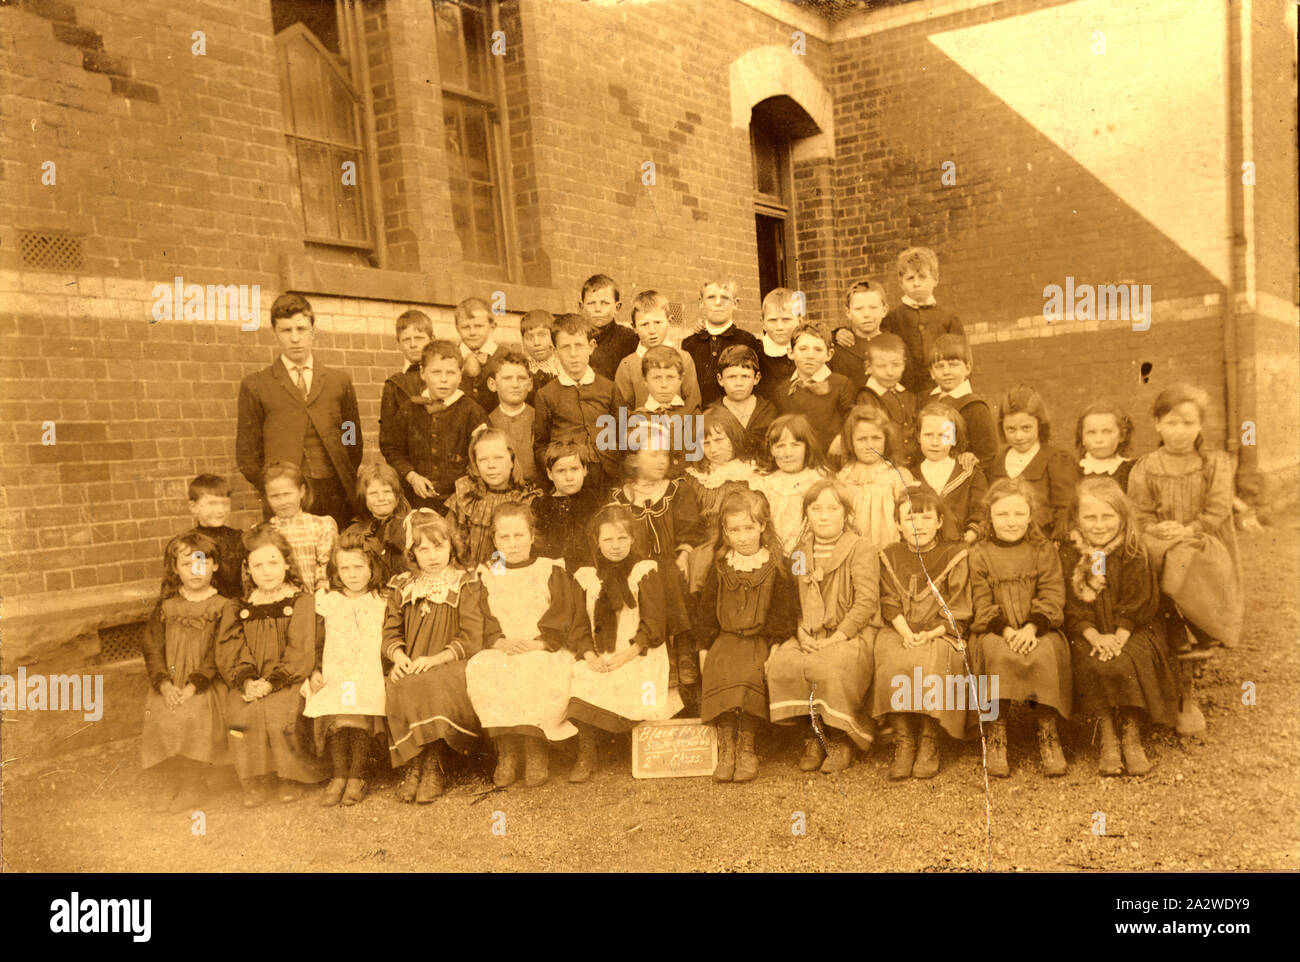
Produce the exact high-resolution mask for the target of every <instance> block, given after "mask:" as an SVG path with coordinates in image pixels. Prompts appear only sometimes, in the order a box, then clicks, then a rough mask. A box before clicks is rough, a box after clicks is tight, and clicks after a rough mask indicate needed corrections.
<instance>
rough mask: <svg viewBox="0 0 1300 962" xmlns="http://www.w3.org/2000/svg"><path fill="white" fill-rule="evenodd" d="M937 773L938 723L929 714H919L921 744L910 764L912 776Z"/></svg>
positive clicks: (930, 776) (919, 776)
mask: <svg viewBox="0 0 1300 962" xmlns="http://www.w3.org/2000/svg"><path fill="white" fill-rule="evenodd" d="M938 774H939V723H938V722H937V721H935V720H934V719H933V718H931V717H930V716H929V715H922V716H921V744H920V748H919V749H918V750H917V753H916V763H915V764H914V765H913V766H912V777H913V778H934V776H935V775H938Z"/></svg>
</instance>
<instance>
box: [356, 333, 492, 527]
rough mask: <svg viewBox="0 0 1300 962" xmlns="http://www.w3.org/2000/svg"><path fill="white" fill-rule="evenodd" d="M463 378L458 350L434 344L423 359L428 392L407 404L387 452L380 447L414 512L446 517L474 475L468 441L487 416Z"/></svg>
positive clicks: (422, 373) (448, 344) (450, 345)
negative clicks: (461, 482) (462, 481)
mask: <svg viewBox="0 0 1300 962" xmlns="http://www.w3.org/2000/svg"><path fill="white" fill-rule="evenodd" d="M462 375H463V372H462V370H461V352H460V347H459V345H457V344H455V343H453V342H452V341H431V342H429V344H428V345H426V346H425V348H424V355H423V357H422V358H421V359H420V376H421V378H422V379H423V380H424V390H423V391H421V392H420V393H419V394H416V395H414V396H413V397H411V398H410V399H409V400H408V401H407V402H406V403H405V404H403V405H402V407H401V408H400V409H399V411H398V416H397V422H396V423H395V425H394V427H393V431H392V432H391V433H390V434H389V436H388V447H382V446H381V448H380V450H381V451H382V452H383V455H384V460H385V461H387V462H388V463H389V464H390V465H392V467H393V470H395V471H396V472H397V476H398V477H400V478H401V479H402V491H403V492H404V493H405V494H406V499H407V500H408V501H409V502H410V503H411V507H413V508H433V510H435V511H438V512H442V511H443V510H444V506H443V502H444V501H445V500H446V499H447V498H449V497H451V495H452V492H454V491H455V490H456V479H457V478H460V477H462V476H463V475H465V474H467V473H468V472H469V439H470V436H471V435H472V434H473V433H474V429H475V428H477V427H478V426H479V425H481V424H484V423H485V422H486V421H487V415H486V414H484V413H483V408H482V407H480V406H479V404H478V402H477V401H475V400H474V399H473V398H471V397H469V396H468V395H467V394H465V392H464V391H462V390H461V387H460V385H461V377H462Z"/></svg>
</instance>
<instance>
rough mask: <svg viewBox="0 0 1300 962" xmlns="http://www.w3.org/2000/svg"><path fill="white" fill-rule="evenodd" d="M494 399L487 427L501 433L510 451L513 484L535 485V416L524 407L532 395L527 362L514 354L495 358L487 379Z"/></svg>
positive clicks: (536, 481) (530, 410) (513, 351)
mask: <svg viewBox="0 0 1300 962" xmlns="http://www.w3.org/2000/svg"><path fill="white" fill-rule="evenodd" d="M488 387H490V388H491V389H492V390H493V391H494V392H495V393H496V396H497V405H496V407H494V408H493V409H492V413H491V414H489V415H488V424H489V425H491V426H492V427H494V428H499V429H500V430H502V431H504V432H505V435H506V437H507V438H509V439H510V447H511V449H512V450H513V451H514V452H515V480H516V481H523V482H527V483H528V484H533V485H535V484H537V483H538V480H539V479H538V472H537V461H536V460H535V458H534V456H533V421H534V419H535V418H536V412H535V411H534V410H533V406H532V405H531V404H529V403H528V395H530V394H531V393H532V391H533V379H532V377H531V376H529V374H528V361H527V359H526V358H525V357H524V355H523V354H522V353H521V352H519V351H515V350H504V351H501V352H500V353H499V354H498V355H497V363H496V372H495V373H494V374H493V375H492V376H491V377H489V378H488Z"/></svg>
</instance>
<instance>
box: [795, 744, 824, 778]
mask: <svg viewBox="0 0 1300 962" xmlns="http://www.w3.org/2000/svg"><path fill="white" fill-rule="evenodd" d="M824 761H826V750H825V749H824V748H822V740H821V739H820V738H818V737H817V736H816V735H809V736H808V737H807V738H805V739H804V741H803V757H802V758H801V759H799V771H801V772H815V771H817V769H819V768H821V767H822V762H824Z"/></svg>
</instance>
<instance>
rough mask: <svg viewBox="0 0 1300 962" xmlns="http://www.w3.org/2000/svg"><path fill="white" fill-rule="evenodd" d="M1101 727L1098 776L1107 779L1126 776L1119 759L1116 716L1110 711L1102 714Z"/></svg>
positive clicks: (1122, 763)
mask: <svg viewBox="0 0 1300 962" xmlns="http://www.w3.org/2000/svg"><path fill="white" fill-rule="evenodd" d="M1098 721H1099V724H1100V726H1101V756H1100V757H1099V758H1098V759H1097V774H1098V775H1105V776H1106V777H1107V778H1109V777H1112V776H1114V775H1123V774H1124V762H1123V761H1121V760H1120V757H1119V735H1118V733H1116V731H1115V715H1114V714H1113V713H1112V712H1111V711H1110V710H1107V711H1104V712H1102V715H1101V718H1100V719H1099V720H1098Z"/></svg>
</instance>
